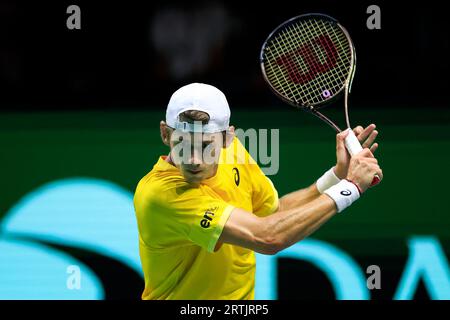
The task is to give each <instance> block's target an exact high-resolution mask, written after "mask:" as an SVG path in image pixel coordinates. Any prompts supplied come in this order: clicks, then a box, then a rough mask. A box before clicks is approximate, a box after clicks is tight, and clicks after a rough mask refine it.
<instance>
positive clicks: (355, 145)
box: [345, 129, 381, 187]
mask: <svg viewBox="0 0 450 320" xmlns="http://www.w3.org/2000/svg"><path fill="white" fill-rule="evenodd" d="M345 147H346V148H347V150H348V152H349V153H350V155H351V156H353V155H354V154H357V153H358V152H360V151H362V149H363V148H362V146H361V144H360V143H359V140H358V138H357V137H356V136H355V133H354V132H353V130H352V129H349V130H348V135H347V137H346V138H345ZM380 181H381V179H380V177H379V176H378V175H377V174H376V175H375V176H374V177H373V180H372V183H371V184H370V186H371V187H373V186H376V185H377V184H379V183H380Z"/></svg>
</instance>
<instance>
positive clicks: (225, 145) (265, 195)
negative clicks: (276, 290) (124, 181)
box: [134, 83, 382, 299]
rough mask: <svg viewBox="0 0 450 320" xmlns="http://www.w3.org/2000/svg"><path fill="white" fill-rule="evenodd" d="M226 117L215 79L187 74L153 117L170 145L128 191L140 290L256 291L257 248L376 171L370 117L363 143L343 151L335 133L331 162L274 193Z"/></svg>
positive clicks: (194, 293)
mask: <svg viewBox="0 0 450 320" xmlns="http://www.w3.org/2000/svg"><path fill="white" fill-rule="evenodd" d="M229 120H230V109H229V106H228V103H227V100H226V97H225V95H224V94H223V93H222V92H221V91H220V90H218V89H217V88H215V87H213V86H210V85H207V84H200V83H192V84H189V85H186V86H184V87H182V88H180V89H179V90H177V91H176V92H175V93H174V94H173V95H172V97H171V98H170V101H169V104H168V106H167V111H166V121H161V123H160V131H161V138H162V141H163V143H164V144H166V145H167V146H169V147H170V153H169V154H168V155H167V156H160V157H159V159H158V161H157V162H156V164H155V165H154V166H153V169H152V170H151V171H150V172H149V173H148V174H147V175H146V176H145V177H143V178H142V179H141V181H140V182H139V184H138V186H137V189H136V193H135V196H134V205H135V211H136V216H137V222H138V228H139V248H140V256H141V262H142V268H143V271H144V276H145V289H144V291H143V294H142V299H254V287H255V267H256V266H255V264H256V261H255V252H259V253H262V254H270V255H273V254H276V253H277V252H279V251H280V250H283V249H284V248H287V247H289V246H291V245H293V244H295V243H296V242H298V241H300V240H302V239H304V238H305V237H307V236H308V235H310V234H311V233H312V232H313V231H315V230H316V229H317V228H319V227H320V226H321V225H322V224H324V223H325V222H326V221H327V220H329V219H330V218H331V217H333V216H334V215H335V214H336V213H338V212H342V211H343V210H344V209H345V208H347V207H348V206H350V205H351V204H352V203H353V202H354V201H356V200H357V199H358V198H359V197H360V196H361V194H362V193H364V192H365V191H366V190H367V188H368V187H369V185H370V184H371V182H372V179H373V176H374V175H375V174H378V175H380V177H382V171H381V169H380V167H379V166H378V164H377V160H376V159H375V158H374V156H373V152H374V151H375V149H376V148H377V147H378V145H377V144H376V143H374V140H375V138H376V135H377V131H376V130H375V125H370V126H368V127H366V128H365V129H363V128H362V127H360V126H359V127H357V128H355V129H354V132H355V134H356V135H357V136H358V139H359V140H360V141H361V143H362V145H363V147H364V150H363V151H361V152H360V153H358V154H356V155H355V156H353V157H351V158H350V156H349V154H348V153H347V151H346V149H345V146H344V138H345V136H346V134H347V133H348V132H342V133H340V134H338V135H337V137H336V147H337V152H336V154H337V163H336V165H335V166H333V167H332V168H331V169H329V170H328V171H326V172H325V173H324V174H323V175H322V176H321V177H320V178H319V179H318V180H317V181H316V182H315V183H314V184H312V185H311V186H309V187H306V188H304V189H300V190H297V191H294V192H292V193H290V194H287V195H285V196H283V197H281V198H279V197H278V193H277V190H276V189H275V187H274V185H273V184H272V182H271V181H270V179H269V178H268V177H266V176H265V175H264V173H263V172H262V170H261V169H260V168H259V166H258V165H257V163H256V162H255V161H254V160H253V159H252V158H251V156H250V155H249V154H248V152H247V151H246V150H245V148H244V147H243V145H242V144H241V142H240V141H239V139H238V138H237V137H235V136H234V127H232V126H230V125H229ZM196 136H200V139H196V138H195V137H196ZM180 146H182V147H180ZM189 151H190V152H189ZM205 154H207V155H208V157H205ZM205 158H209V160H210V161H205V160H204V159H205ZM211 159H212V160H211ZM293 183H294V182H293ZM295 184H296V183H295Z"/></svg>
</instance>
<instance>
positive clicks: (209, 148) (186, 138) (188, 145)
mask: <svg viewBox="0 0 450 320" xmlns="http://www.w3.org/2000/svg"><path fill="white" fill-rule="evenodd" d="M222 137H223V135H222V133H213V134H206V133H204V134H201V133H195V134H194V133H179V132H177V131H174V132H173V133H172V135H171V139H170V140H171V141H170V147H171V151H170V152H171V153H170V155H171V158H172V160H173V162H174V164H175V165H176V166H177V168H178V169H180V171H181V174H182V175H183V176H184V178H185V179H186V181H187V182H189V183H192V184H198V183H200V182H201V181H202V180H205V179H208V178H211V177H212V176H214V175H215V174H216V171H217V166H218V161H219V156H220V150H221V148H222V143H223V142H222Z"/></svg>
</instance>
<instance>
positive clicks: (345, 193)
mask: <svg viewBox="0 0 450 320" xmlns="http://www.w3.org/2000/svg"><path fill="white" fill-rule="evenodd" d="M341 194H342V195H343V196H346V197H348V196H349V195H351V194H352V192H351V191H350V190H348V189H345V190H342V191H341Z"/></svg>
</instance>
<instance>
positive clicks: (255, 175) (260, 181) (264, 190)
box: [250, 164, 278, 217]
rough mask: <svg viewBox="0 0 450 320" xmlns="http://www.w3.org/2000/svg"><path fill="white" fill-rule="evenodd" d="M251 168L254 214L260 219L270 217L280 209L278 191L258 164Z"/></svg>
mask: <svg viewBox="0 0 450 320" xmlns="http://www.w3.org/2000/svg"><path fill="white" fill-rule="evenodd" d="M250 167H251V168H250V172H251V179H252V189H253V192H252V202H253V213H254V214H256V215H257V216H260V217H262V216H267V215H270V214H272V213H274V212H275V211H276V210H277V209H278V192H277V189H276V188H275V186H274V185H273V183H272V181H271V180H270V179H269V177H267V176H266V175H265V174H264V172H263V171H262V170H261V168H260V167H259V166H258V165H257V164H251V165H250Z"/></svg>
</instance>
